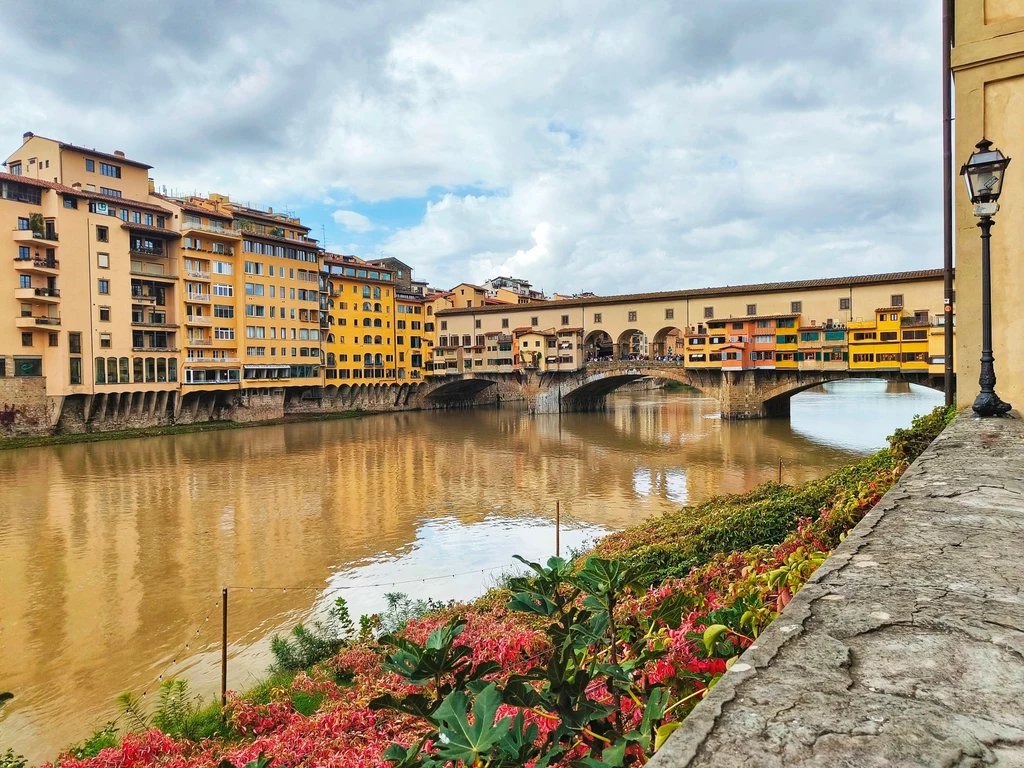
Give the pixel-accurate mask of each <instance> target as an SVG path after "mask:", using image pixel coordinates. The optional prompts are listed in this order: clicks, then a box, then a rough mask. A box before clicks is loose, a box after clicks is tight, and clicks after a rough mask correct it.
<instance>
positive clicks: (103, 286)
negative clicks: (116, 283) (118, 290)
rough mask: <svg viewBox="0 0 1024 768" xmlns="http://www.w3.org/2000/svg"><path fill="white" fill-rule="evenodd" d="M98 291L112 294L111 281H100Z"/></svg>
mask: <svg viewBox="0 0 1024 768" xmlns="http://www.w3.org/2000/svg"><path fill="white" fill-rule="evenodd" d="M97 291H98V292H99V293H104V294H106V293H110V281H109V280H104V279H102V278H101V279H99V280H98V281H97Z"/></svg>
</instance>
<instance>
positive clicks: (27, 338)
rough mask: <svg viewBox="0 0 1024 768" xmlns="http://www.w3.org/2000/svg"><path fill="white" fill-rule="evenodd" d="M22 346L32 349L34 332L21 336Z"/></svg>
mask: <svg viewBox="0 0 1024 768" xmlns="http://www.w3.org/2000/svg"><path fill="white" fill-rule="evenodd" d="M21 346H23V347H31V346H32V331H22V334H21Z"/></svg>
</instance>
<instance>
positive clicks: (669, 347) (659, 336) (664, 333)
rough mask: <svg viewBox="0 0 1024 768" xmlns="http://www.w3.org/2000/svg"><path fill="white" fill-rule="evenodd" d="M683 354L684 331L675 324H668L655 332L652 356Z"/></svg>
mask: <svg viewBox="0 0 1024 768" xmlns="http://www.w3.org/2000/svg"><path fill="white" fill-rule="evenodd" d="M682 354H683V331H682V329H681V328H679V327H677V326H674V325H667V326H665V327H664V328H662V329H661V330H659V331H658V332H657V333H655V334H654V340H653V341H652V342H651V357H664V356H666V355H680V356H682Z"/></svg>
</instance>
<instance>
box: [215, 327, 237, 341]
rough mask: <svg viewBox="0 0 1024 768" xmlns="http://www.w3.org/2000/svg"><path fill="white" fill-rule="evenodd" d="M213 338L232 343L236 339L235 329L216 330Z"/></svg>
mask: <svg viewBox="0 0 1024 768" xmlns="http://www.w3.org/2000/svg"><path fill="white" fill-rule="evenodd" d="M213 338H215V339H220V340H221V341H231V340H232V339H234V338H235V329H234V328H214V329H213Z"/></svg>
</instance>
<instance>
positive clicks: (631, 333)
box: [615, 328, 649, 360]
mask: <svg viewBox="0 0 1024 768" xmlns="http://www.w3.org/2000/svg"><path fill="white" fill-rule="evenodd" d="M648 354H649V345H648V343H647V335H646V334H645V333H644V332H643V331H641V330H638V329H636V328H629V329H627V330H625V331H623V332H622V333H620V334H619V340H618V342H617V344H616V355H615V356H616V358H618V359H619V360H637V359H640V358H643V357H646V356H647V355H648Z"/></svg>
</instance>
